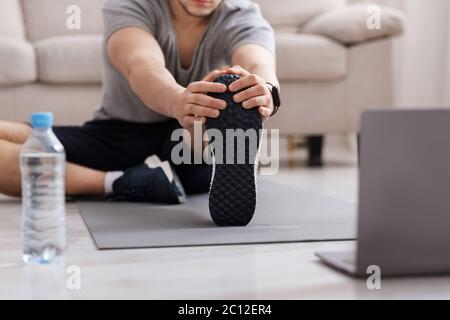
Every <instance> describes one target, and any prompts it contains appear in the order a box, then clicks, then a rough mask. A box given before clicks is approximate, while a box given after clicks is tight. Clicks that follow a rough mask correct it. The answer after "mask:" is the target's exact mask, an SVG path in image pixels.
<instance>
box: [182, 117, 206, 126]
mask: <svg viewBox="0 0 450 320" xmlns="http://www.w3.org/2000/svg"><path fill="white" fill-rule="evenodd" d="M197 121H200V122H201V123H202V124H204V123H205V122H206V118H205V117H195V116H186V117H184V118H183V127H184V128H190V127H193V126H194V124H195V122H197Z"/></svg>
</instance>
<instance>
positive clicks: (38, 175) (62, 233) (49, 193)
mask: <svg viewBox="0 0 450 320" xmlns="http://www.w3.org/2000/svg"><path fill="white" fill-rule="evenodd" d="M31 125H32V127H33V132H32V135H31V136H30V137H29V138H28V140H27V141H26V142H25V144H24V145H23V147H22V151H21V154H20V171H21V176H22V240H23V260H24V261H25V262H26V263H40V264H44V263H50V262H55V261H59V260H62V258H63V256H64V252H65V249H66V209H65V189H64V166H65V158H66V156H65V153H64V148H63V146H62V144H61V143H60V142H59V140H58V139H57V138H56V136H55V134H54V133H53V130H52V125H53V114H51V113H34V114H32V115H31Z"/></svg>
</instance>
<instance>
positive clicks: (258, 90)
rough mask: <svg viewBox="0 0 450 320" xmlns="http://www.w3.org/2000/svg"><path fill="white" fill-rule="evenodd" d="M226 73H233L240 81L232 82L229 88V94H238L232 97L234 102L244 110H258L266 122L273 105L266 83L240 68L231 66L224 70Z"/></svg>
mask: <svg viewBox="0 0 450 320" xmlns="http://www.w3.org/2000/svg"><path fill="white" fill-rule="evenodd" d="M226 71H227V73H234V74H238V75H240V76H241V79H239V80H237V81H235V82H233V83H232V84H231V85H230V86H229V88H228V89H229V90H230V91H231V92H239V91H241V90H242V91H241V92H239V93H236V94H235V95H234V98H233V99H234V101H235V102H237V103H241V102H242V106H243V107H244V108H245V109H253V108H258V110H259V113H260V114H261V115H262V117H263V119H264V120H267V119H268V118H269V117H270V115H271V114H272V113H273V109H274V105H273V99H272V94H271V92H270V90H269V87H268V85H267V83H266V81H265V80H264V79H263V78H262V77H260V76H258V75H255V74H250V72H248V71H247V70H245V69H243V68H242V67H240V66H233V67H231V68H229V69H227V70H226Z"/></svg>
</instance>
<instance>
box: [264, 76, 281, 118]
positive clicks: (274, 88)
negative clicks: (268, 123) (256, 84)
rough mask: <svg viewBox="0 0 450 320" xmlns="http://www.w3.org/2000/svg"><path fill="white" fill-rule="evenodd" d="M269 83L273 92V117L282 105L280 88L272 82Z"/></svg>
mask: <svg viewBox="0 0 450 320" xmlns="http://www.w3.org/2000/svg"><path fill="white" fill-rule="evenodd" d="M267 85H268V86H269V90H270V93H271V94H272V101H273V112H272V114H271V115H270V116H271V117H273V116H274V115H275V114H276V113H277V112H278V109H280V106H281V99H280V89H278V87H277V86H274V85H273V84H271V83H270V82H267Z"/></svg>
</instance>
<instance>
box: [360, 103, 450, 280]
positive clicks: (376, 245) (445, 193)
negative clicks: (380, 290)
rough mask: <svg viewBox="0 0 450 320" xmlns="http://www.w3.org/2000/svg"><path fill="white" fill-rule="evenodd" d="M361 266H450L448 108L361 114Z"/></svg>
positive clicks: (389, 269) (439, 269) (427, 269)
mask: <svg viewBox="0 0 450 320" xmlns="http://www.w3.org/2000/svg"><path fill="white" fill-rule="evenodd" d="M360 165H361V168H360V186H359V221H358V247H357V248H358V249H357V269H358V272H359V273H365V272H366V269H367V267H368V266H370V265H377V266H379V267H380V268H381V273H382V274H383V275H396V274H421V273H448V272H450V110H426V111H425V110H424V111H418V110H417V111H416V110H410V111H376V112H367V113H365V114H364V115H363V118H362V132H361V164H360Z"/></svg>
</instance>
